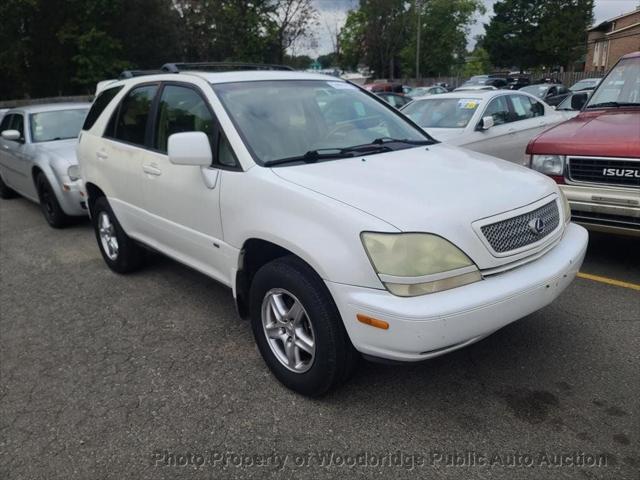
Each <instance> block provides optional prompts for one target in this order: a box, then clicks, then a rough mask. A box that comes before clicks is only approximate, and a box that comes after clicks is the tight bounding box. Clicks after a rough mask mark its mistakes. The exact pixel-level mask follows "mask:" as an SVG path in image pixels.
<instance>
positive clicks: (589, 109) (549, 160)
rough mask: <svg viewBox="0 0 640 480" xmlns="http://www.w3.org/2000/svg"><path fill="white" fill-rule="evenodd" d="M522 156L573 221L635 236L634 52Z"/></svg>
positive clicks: (639, 216) (638, 130) (638, 60)
mask: <svg viewBox="0 0 640 480" xmlns="http://www.w3.org/2000/svg"><path fill="white" fill-rule="evenodd" d="M527 154H528V155H529V158H530V165H531V168H533V169H534V170H537V171H539V172H542V173H544V174H546V175H549V176H550V177H551V178H553V179H554V180H555V181H556V182H557V183H558V184H560V188H561V189H562V191H564V192H565V194H566V196H567V198H568V199H569V203H570V205H571V210H572V212H573V218H574V219H576V221H578V222H580V223H582V224H583V225H586V226H587V227H589V228H592V229H594V230H602V231H606V232H613V233H622V234H630V235H636V236H640V52H636V53H632V54H629V55H625V56H624V57H622V58H621V59H620V61H619V62H618V63H617V64H616V65H615V66H614V67H613V68H612V69H611V71H610V72H609V74H608V75H607V76H606V77H605V78H604V79H603V80H602V81H601V82H600V84H599V85H598V87H597V88H596V90H595V91H594V92H593V93H592V94H591V97H590V98H589V100H588V102H587V104H586V105H585V106H584V108H583V109H582V111H581V112H580V113H579V114H578V116H576V117H575V118H573V119H571V120H569V121H568V122H565V123H561V124H560V125H557V126H555V127H553V128H551V129H549V130H547V131H546V132H544V133H542V134H541V135H540V136H538V137H537V138H535V139H533V140H532V141H531V142H530V143H529V146H528V147H527Z"/></svg>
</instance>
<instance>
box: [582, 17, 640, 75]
mask: <svg viewBox="0 0 640 480" xmlns="http://www.w3.org/2000/svg"><path fill="white" fill-rule="evenodd" d="M637 51H640V7H638V8H636V9H635V10H634V11H633V12H629V13H625V14H623V15H620V16H618V17H615V18H611V19H609V20H606V21H604V22H602V23H600V24H598V25H596V26H594V27H591V28H590V29H589V30H587V60H586V63H585V67H584V68H585V71H588V72H606V71H607V70H609V68H611V67H612V66H613V65H614V64H615V63H616V62H617V61H618V59H619V58H620V57H621V56H622V55H625V54H627V53H631V52H637Z"/></svg>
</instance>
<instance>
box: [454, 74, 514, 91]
mask: <svg viewBox="0 0 640 480" xmlns="http://www.w3.org/2000/svg"><path fill="white" fill-rule="evenodd" d="M507 85H508V81H507V79H506V78H503V77H494V76H491V75H475V76H473V77H471V78H470V79H469V80H467V81H466V82H464V83H463V84H462V85H460V86H459V87H458V88H456V90H462V89H464V90H477V89H478V90H479V89H485V88H486V87H494V88H507ZM454 91H455V90H454Z"/></svg>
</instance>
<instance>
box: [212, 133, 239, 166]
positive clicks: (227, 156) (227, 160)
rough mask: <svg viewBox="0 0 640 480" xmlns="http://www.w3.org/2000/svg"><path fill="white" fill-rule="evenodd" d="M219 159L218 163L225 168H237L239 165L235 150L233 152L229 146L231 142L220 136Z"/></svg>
mask: <svg viewBox="0 0 640 480" xmlns="http://www.w3.org/2000/svg"><path fill="white" fill-rule="evenodd" d="M217 158H218V161H217V163H219V164H220V165H224V166H225V167H235V166H237V165H238V162H237V161H236V157H235V155H234V154H233V150H231V145H229V141H228V140H227V139H226V137H225V136H224V135H219V141H218V155H217Z"/></svg>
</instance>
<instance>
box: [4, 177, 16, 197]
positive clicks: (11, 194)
mask: <svg viewBox="0 0 640 480" xmlns="http://www.w3.org/2000/svg"><path fill="white" fill-rule="evenodd" d="M17 196H18V194H17V193H16V192H15V190H14V189H13V188H11V187H9V186H7V184H6V183H4V181H3V180H2V177H0V198H3V199H5V200H8V199H10V198H14V197H17Z"/></svg>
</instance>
